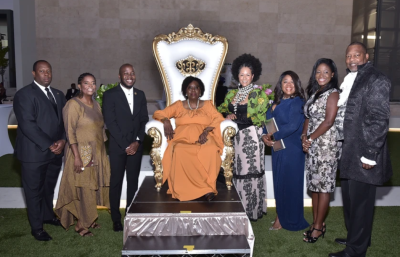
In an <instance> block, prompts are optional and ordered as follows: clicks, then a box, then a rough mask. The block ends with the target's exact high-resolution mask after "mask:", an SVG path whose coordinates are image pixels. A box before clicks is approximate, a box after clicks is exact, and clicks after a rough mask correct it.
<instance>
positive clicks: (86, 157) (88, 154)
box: [80, 145, 92, 167]
mask: <svg viewBox="0 0 400 257" xmlns="http://www.w3.org/2000/svg"><path fill="white" fill-rule="evenodd" d="M80 148H81V160H82V163H83V167H86V165H88V164H89V162H90V160H91V159H92V147H91V146H90V145H83V146H81V147H80Z"/></svg>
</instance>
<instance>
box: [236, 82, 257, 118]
mask: <svg viewBox="0 0 400 257" xmlns="http://www.w3.org/2000/svg"><path fill="white" fill-rule="evenodd" d="M251 90H253V83H251V84H250V85H248V86H247V87H241V88H239V90H238V92H237V93H236V96H235V98H233V100H234V101H235V104H234V105H233V110H234V112H235V114H236V111H237V105H238V104H239V103H241V102H242V101H243V100H244V99H246V97H247V95H248V94H249V93H250V92H251Z"/></svg>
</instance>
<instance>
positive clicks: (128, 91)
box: [119, 84, 139, 148]
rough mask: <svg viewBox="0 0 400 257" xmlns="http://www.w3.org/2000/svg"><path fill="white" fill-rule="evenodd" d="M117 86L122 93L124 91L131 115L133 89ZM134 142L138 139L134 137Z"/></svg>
mask: <svg viewBox="0 0 400 257" xmlns="http://www.w3.org/2000/svg"><path fill="white" fill-rule="evenodd" d="M119 86H120V87H121V88H122V91H124V94H125V96H126V100H128V104H129V108H131V113H132V114H133V94H134V90H133V87H132V88H130V89H127V88H126V87H124V86H122V85H121V84H119ZM136 140H139V137H136ZM127 148H129V147H127Z"/></svg>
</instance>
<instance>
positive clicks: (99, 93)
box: [96, 82, 119, 107]
mask: <svg viewBox="0 0 400 257" xmlns="http://www.w3.org/2000/svg"><path fill="white" fill-rule="evenodd" d="M118 85H119V82H117V83H114V84H107V85H102V86H101V87H99V89H97V96H96V101H97V102H98V103H99V104H100V107H103V94H104V92H106V91H107V90H109V89H111V88H113V87H116V86H118Z"/></svg>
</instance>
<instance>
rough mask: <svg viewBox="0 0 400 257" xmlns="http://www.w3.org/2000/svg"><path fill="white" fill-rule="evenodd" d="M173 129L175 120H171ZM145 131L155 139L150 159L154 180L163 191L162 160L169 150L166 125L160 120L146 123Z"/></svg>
mask: <svg viewBox="0 0 400 257" xmlns="http://www.w3.org/2000/svg"><path fill="white" fill-rule="evenodd" d="M170 121H171V125H172V128H173V129H175V119H170ZM145 131H146V133H147V135H149V136H151V137H152V138H153V145H152V146H151V151H150V158H151V160H152V161H153V165H154V178H155V180H156V186H155V187H156V188H157V191H160V190H161V185H162V181H163V174H162V173H163V168H162V163H161V161H162V158H163V156H164V152H165V149H167V146H168V142H167V138H166V137H165V135H164V124H163V123H162V122H160V121H158V120H151V121H149V122H147V123H146V126H145Z"/></svg>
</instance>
